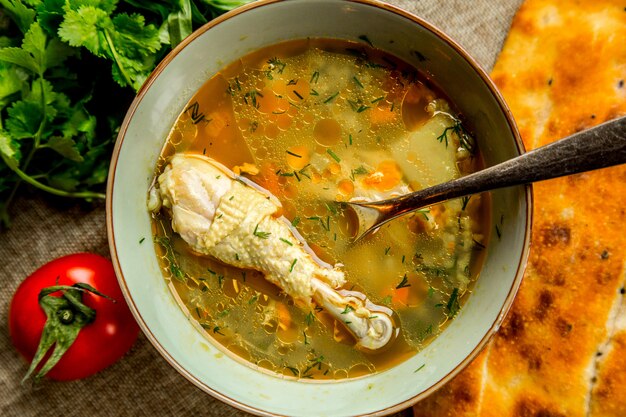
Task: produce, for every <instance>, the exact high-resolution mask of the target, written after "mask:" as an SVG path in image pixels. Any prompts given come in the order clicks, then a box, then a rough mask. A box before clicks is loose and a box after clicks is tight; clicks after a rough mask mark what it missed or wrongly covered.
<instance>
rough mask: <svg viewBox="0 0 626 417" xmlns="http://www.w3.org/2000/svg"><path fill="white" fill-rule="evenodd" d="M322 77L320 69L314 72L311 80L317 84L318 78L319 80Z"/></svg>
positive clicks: (311, 82)
mask: <svg viewBox="0 0 626 417" xmlns="http://www.w3.org/2000/svg"><path fill="white" fill-rule="evenodd" d="M319 78H320V73H319V71H315V72H313V75H311V81H309V83H310V84H317V80H319Z"/></svg>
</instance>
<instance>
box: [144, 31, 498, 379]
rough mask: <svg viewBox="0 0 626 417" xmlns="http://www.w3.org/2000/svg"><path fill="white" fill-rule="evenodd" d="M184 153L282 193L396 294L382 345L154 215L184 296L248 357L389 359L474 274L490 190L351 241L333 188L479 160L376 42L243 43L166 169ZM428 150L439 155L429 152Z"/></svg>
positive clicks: (326, 363)
mask: <svg viewBox="0 0 626 417" xmlns="http://www.w3.org/2000/svg"><path fill="white" fill-rule="evenodd" d="M433 132H434V133H433ZM424 141H428V142H427V143H424ZM431 142H432V143H431ZM438 147H440V148H438ZM176 152H192V153H201V154H205V155H207V156H210V157H211V158H213V159H215V160H217V161H219V162H221V163H222V164H224V165H226V166H227V167H229V168H231V169H235V170H236V171H237V170H239V171H241V174H242V175H244V176H246V177H248V178H249V179H250V180H252V181H254V182H255V183H256V184H258V185H259V186H261V187H263V188H265V189H267V190H268V191H270V192H272V193H273V194H274V195H275V196H276V197H277V198H278V199H279V200H280V201H281V203H282V206H283V211H282V213H281V214H282V215H284V216H285V217H287V218H288V219H290V220H291V221H292V224H294V225H295V226H296V228H297V229H298V231H299V232H300V234H301V235H302V236H303V237H304V239H305V240H306V241H307V242H308V243H309V245H310V246H311V248H312V249H313V250H314V251H315V253H316V255H317V256H319V257H320V258H321V259H322V260H324V261H326V262H328V263H330V264H335V263H341V264H343V265H344V268H343V270H344V271H345V273H346V278H347V281H348V283H349V284H348V285H347V288H346V289H349V290H357V291H361V292H363V293H364V294H366V295H367V297H368V298H369V299H370V300H371V301H372V302H374V303H376V304H380V305H384V306H387V307H390V308H391V309H392V310H393V311H394V314H395V320H396V323H397V324H398V325H399V327H400V330H401V331H400V333H399V337H398V338H397V339H396V340H394V341H393V343H392V344H391V345H390V346H389V347H387V348H386V349H384V351H382V352H376V353H366V352H363V351H359V350H357V349H355V348H354V340H353V338H352V336H351V335H350V334H349V333H348V332H347V331H346V330H345V329H344V328H343V326H342V325H341V324H340V323H337V322H336V321H335V320H334V319H333V318H332V317H331V316H330V315H329V314H328V313H326V312H325V311H324V310H323V309H321V308H317V307H314V306H310V307H307V306H304V307H303V306H297V305H294V302H293V301H292V300H291V299H290V298H289V297H286V296H285V295H284V294H282V293H281V292H280V290H279V289H278V288H277V287H275V286H273V285H272V284H270V283H268V282H267V281H265V280H264V279H263V276H262V275H261V274H260V273H258V272H255V271H250V270H240V269H237V268H234V267H232V266H229V265H225V264H223V263H220V262H218V261H216V260H214V259H211V258H207V257H201V256H197V255H195V254H194V253H192V252H191V251H190V250H189V249H188V248H187V245H186V243H185V242H184V241H183V240H182V239H181V238H180V237H179V236H178V235H176V234H175V233H173V232H172V230H171V227H170V225H169V220H168V218H167V217H166V216H163V215H162V214H156V215H154V220H153V231H154V237H155V242H156V247H157V249H158V251H159V253H160V255H161V263H162V267H163V271H164V276H165V278H166V279H167V280H168V281H169V282H170V288H171V289H172V291H173V292H174V294H175V295H176V296H177V299H178V300H179V302H180V304H181V307H182V308H183V309H184V310H186V311H188V313H189V315H190V317H192V318H193V319H194V320H195V321H196V322H197V324H198V327H199V328H200V329H202V331H204V332H205V334H206V336H207V337H208V338H210V339H213V340H215V341H216V342H217V343H218V344H219V345H221V346H223V347H224V348H226V349H228V351H230V352H232V353H234V354H236V355H238V356H239V357H241V358H243V359H245V360H246V361H248V362H249V363H251V364H254V365H256V366H259V367H262V368H265V369H268V370H270V371H273V372H276V373H278V374H282V375H285V376H289V377H294V378H303V379H309V378H312V379H343V378H353V377H358V376H362V375H366V374H370V373H374V372H379V371H381V370H384V369H387V368H389V367H392V366H393V365H395V364H397V363H399V362H402V361H404V360H406V359H407V358H409V357H411V356H412V355H414V354H415V353H416V352H417V351H419V350H421V349H423V348H424V347H425V346H426V345H427V344H428V343H429V342H430V341H431V340H432V339H433V338H435V337H436V336H437V335H438V334H439V333H441V331H443V329H444V328H445V327H446V326H447V324H448V323H449V322H450V320H451V319H453V317H454V316H455V315H456V314H457V313H458V311H459V309H460V308H461V307H462V304H463V302H464V301H465V299H466V298H467V296H468V294H469V292H470V291H471V287H472V285H473V283H474V282H475V280H476V278H477V276H478V273H479V270H480V267H481V263H482V259H483V256H484V255H483V252H484V251H483V248H484V246H485V245H486V240H487V238H488V236H487V234H488V230H489V227H488V224H489V223H488V221H489V215H490V214H489V206H490V204H489V200H488V196H487V195H477V196H473V197H472V198H471V199H469V200H467V199H463V200H457V201H451V202H447V203H445V204H442V205H438V206H436V207H432V208H430V209H429V210H422V211H419V212H416V213H414V214H411V215H408V216H405V217H403V218H401V219H398V220H395V221H393V222H391V223H389V224H387V225H385V226H384V227H382V228H381V229H380V230H379V231H378V232H376V233H375V234H374V235H372V236H370V237H369V238H367V239H365V240H364V241H361V242H359V243H357V244H353V243H351V236H352V235H353V234H354V227H355V226H354V222H353V219H352V216H350V215H349V214H348V213H347V212H345V210H344V209H343V207H342V206H341V205H340V204H336V203H329V201H347V200H349V199H351V198H354V197H359V196H361V197H366V198H372V199H381V198H384V197H388V196H390V195H392V194H393V193H400V192H406V190H407V189H408V188H406V187H410V188H411V189H412V190H414V189H420V188H423V187H426V186H429V185H433V184H434V183H436V182H438V181H440V180H441V178H442V177H441V176H442V175H444V177H445V176H452V177H457V176H462V175H465V174H467V173H470V172H473V171H475V170H477V169H479V168H480V167H481V158H480V155H479V153H478V150H477V149H476V147H475V145H474V143H473V139H472V138H471V137H470V136H469V135H468V134H467V131H466V130H465V128H464V127H463V125H462V124H461V123H460V121H459V118H458V116H457V115H456V113H455V112H454V110H453V108H452V106H451V105H450V103H449V102H448V100H447V99H446V98H445V96H444V95H443V94H442V93H441V92H440V90H438V89H437V88H436V87H435V86H433V85H432V83H430V82H429V81H428V79H427V78H426V77H424V76H422V74H420V73H419V72H418V71H417V70H416V69H415V68H414V67H411V66H409V65H408V64H406V63H404V62H402V61H400V60H399V59H397V58H396V57H394V56H391V55H389V54H386V53H384V52H382V51H380V50H377V49H374V48H371V47H369V46H367V45H363V44H356V43H352V42H347V41H339V40H329V39H307V40H298V41H289V42H285V43H282V44H278V45H274V46H271V47H269V48H264V49H262V50H259V51H256V52H254V53H252V54H250V55H247V56H245V57H243V58H242V59H240V60H238V61H236V62H234V63H232V64H230V65H229V66H227V67H226V68H224V69H223V70H222V71H221V72H220V73H218V74H217V75H215V76H214V77H213V78H211V79H210V80H209V81H207V82H206V83H205V84H204V85H203V86H202V87H201V88H200V89H199V90H198V92H197V93H196V94H195V95H194V96H193V98H192V99H191V100H190V101H189V104H188V105H187V106H186V107H185V110H184V111H183V112H182V113H181V115H180V116H179V118H178V119H177V121H176V123H175V125H174V127H173V129H172V131H171V133H170V135H169V137H168V139H167V142H166V145H165V147H164V149H163V152H162V155H161V158H160V162H159V164H158V166H157V169H156V172H155V174H156V175H158V174H159V173H160V172H161V170H162V168H163V166H164V165H165V163H166V161H167V159H168V157H170V156H171V155H172V154H174V153H176ZM430 154H433V155H435V156H437V155H440V156H442V158H440V159H442V160H441V161H437V162H436V163H434V162H433V161H432V159H433V158H430V159H429V160H426V159H428V158H426V159H424V160H423V159H422V157H423V155H430ZM251 168H252V169H251ZM255 168H256V170H258V172H256V171H255ZM403 187H404V188H403Z"/></svg>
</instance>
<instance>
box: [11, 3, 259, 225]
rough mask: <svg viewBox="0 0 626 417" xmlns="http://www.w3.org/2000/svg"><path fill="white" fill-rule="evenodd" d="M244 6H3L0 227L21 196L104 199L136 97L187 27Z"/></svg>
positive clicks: (176, 4) (171, 4)
mask: <svg viewBox="0 0 626 417" xmlns="http://www.w3.org/2000/svg"><path fill="white" fill-rule="evenodd" d="M249 1H251V0H157V1H152V0H0V227H2V226H8V225H9V221H10V216H9V206H10V204H11V201H12V200H13V199H14V198H15V196H16V195H17V193H18V191H19V190H20V189H26V187H24V186H23V184H28V185H30V186H31V187H34V188H35V189H38V190H42V191H45V192H47V193H50V194H53V195H56V196H61V197H74V198H81V199H85V200H88V201H91V200H96V199H102V198H104V194H103V188H104V183H105V181H106V178H107V170H108V166H109V159H110V155H111V151H112V148H113V143H114V141H115V137H116V135H117V132H118V129H119V126H120V124H121V122H122V120H123V117H124V115H125V113H126V110H127V109H128V106H129V105H130V102H131V101H132V99H133V97H134V94H135V92H136V91H137V90H139V88H140V87H141V85H142V84H143V82H144V81H145V80H146V78H147V77H148V75H149V74H150V72H151V71H152V70H153V69H154V67H155V66H156V64H157V63H158V62H159V61H160V60H161V59H162V58H163V57H164V56H165V54H167V53H168V52H169V51H170V50H171V49H172V48H173V47H174V46H176V45H177V44H178V43H179V42H180V41H182V40H183V39H184V38H185V37H186V36H187V35H189V34H190V33H191V32H192V31H193V30H194V29H196V28H197V27H199V26H200V25H202V24H204V23H206V22H208V21H209V20H210V19H212V18H214V17H216V16H217V15H219V14H221V13H223V12H225V11H227V10H230V9H232V8H234V7H237V6H240V5H242V4H244V3H247V2H249Z"/></svg>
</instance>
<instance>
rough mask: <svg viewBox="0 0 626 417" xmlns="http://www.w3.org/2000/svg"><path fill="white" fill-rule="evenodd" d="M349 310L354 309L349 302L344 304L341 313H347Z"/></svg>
mask: <svg viewBox="0 0 626 417" xmlns="http://www.w3.org/2000/svg"><path fill="white" fill-rule="evenodd" d="M351 311H354V307H352V306H351V305H350V304H348V305H346V308H345V309H344V310H343V311H342V312H341V314H348V313H350V312H351Z"/></svg>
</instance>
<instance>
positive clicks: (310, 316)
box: [304, 311, 315, 326]
mask: <svg viewBox="0 0 626 417" xmlns="http://www.w3.org/2000/svg"><path fill="white" fill-rule="evenodd" d="M314 321H315V314H313V312H312V311H309V314H307V315H306V317H305V318H304V322H305V323H306V325H307V326H310V325H311V323H313V322H314Z"/></svg>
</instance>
